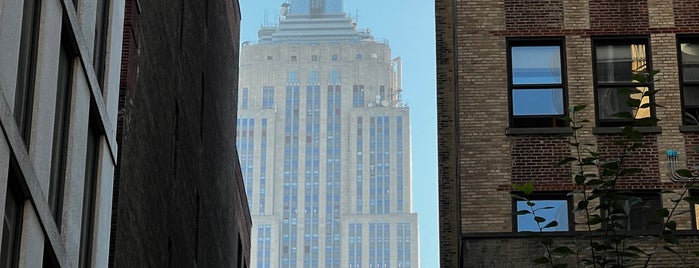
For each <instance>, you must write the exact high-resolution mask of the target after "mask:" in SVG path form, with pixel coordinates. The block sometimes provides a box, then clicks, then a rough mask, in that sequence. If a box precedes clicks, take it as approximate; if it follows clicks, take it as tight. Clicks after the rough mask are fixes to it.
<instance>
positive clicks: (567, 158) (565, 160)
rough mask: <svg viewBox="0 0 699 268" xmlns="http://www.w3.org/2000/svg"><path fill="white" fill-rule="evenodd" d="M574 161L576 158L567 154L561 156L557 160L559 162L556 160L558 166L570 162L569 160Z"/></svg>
mask: <svg viewBox="0 0 699 268" xmlns="http://www.w3.org/2000/svg"><path fill="white" fill-rule="evenodd" d="M575 161H578V158H575V157H572V156H568V157H566V158H563V159H562V160H561V161H559V162H558V165H559V166H560V165H565V164H568V163H570V162H575Z"/></svg>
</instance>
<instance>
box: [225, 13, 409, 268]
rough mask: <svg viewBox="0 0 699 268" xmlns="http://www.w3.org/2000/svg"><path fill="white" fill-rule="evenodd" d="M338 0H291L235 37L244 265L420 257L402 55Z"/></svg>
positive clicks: (390, 262) (400, 261)
mask: <svg viewBox="0 0 699 268" xmlns="http://www.w3.org/2000/svg"><path fill="white" fill-rule="evenodd" d="M341 7H342V1H340V0H334V1H308V0H306V1H290V2H289V3H286V4H284V5H283V6H282V15H284V17H283V18H282V19H281V20H280V24H279V25H278V26H276V27H265V28H262V29H261V30H260V31H259V40H258V43H257V44H253V45H251V44H244V45H243V48H242V50H241V60H240V84H239V88H240V91H239V94H238V133H237V139H238V140H237V141H238V151H239V156H240V162H241V169H242V172H243V177H244V179H245V184H246V192H247V195H248V203H249V204H250V212H251V214H252V215H253V227H252V241H251V244H252V251H251V259H252V261H251V267H372V268H373V267H419V262H418V257H419V256H418V247H419V242H418V224H417V214H415V213H412V198H411V180H412V178H411V160H410V159H411V150H410V123H409V122H410V118H409V109H408V107H406V106H405V105H404V104H403V103H402V101H401V94H402V90H401V84H400V80H401V79H400V73H401V70H400V68H401V62H400V58H393V57H392V55H391V51H390V48H389V46H388V44H386V43H385V42H378V41H376V40H374V38H373V37H372V36H371V35H370V33H369V32H368V31H359V30H357V29H356V24H355V23H354V22H353V21H352V19H350V18H348V17H347V16H346V15H345V14H344V13H342V12H341Z"/></svg>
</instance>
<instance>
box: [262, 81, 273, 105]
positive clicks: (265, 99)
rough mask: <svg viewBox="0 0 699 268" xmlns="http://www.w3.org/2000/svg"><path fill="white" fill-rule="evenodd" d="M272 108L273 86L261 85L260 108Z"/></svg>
mask: <svg viewBox="0 0 699 268" xmlns="http://www.w3.org/2000/svg"><path fill="white" fill-rule="evenodd" d="M272 108H274V87H273V86H264V87H262V109H272Z"/></svg>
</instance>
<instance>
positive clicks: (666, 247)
mask: <svg viewBox="0 0 699 268" xmlns="http://www.w3.org/2000/svg"><path fill="white" fill-rule="evenodd" d="M663 248H664V249H665V250H667V251H670V252H672V253H675V254H676V255H679V253H677V251H675V250H674V249H672V248H671V247H669V246H663Z"/></svg>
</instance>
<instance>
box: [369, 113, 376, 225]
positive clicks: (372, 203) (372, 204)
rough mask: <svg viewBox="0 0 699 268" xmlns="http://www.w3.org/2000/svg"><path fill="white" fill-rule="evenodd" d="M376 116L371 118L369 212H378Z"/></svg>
mask: <svg viewBox="0 0 699 268" xmlns="http://www.w3.org/2000/svg"><path fill="white" fill-rule="evenodd" d="M376 170H377V166H376V117H373V116H372V117H370V118H369V213H371V214H376V213H377V211H376V205H377V204H376V190H377V189H376V187H377V179H376Z"/></svg>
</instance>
